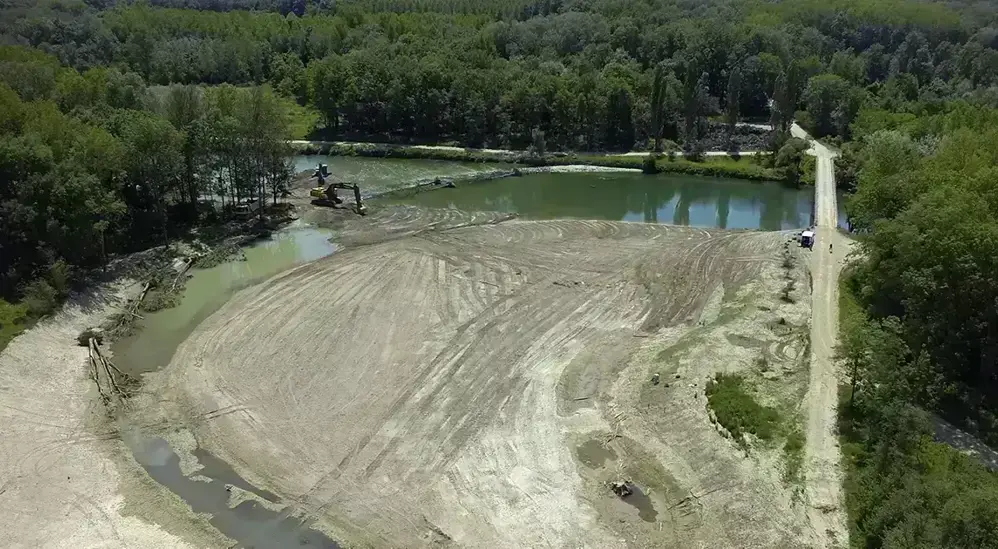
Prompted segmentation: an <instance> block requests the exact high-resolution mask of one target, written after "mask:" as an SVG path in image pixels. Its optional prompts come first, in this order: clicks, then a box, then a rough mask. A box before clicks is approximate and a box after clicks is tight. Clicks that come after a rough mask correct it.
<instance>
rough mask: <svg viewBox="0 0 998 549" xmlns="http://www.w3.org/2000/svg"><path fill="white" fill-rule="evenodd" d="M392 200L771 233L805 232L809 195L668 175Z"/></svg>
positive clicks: (560, 179) (492, 186) (466, 189)
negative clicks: (803, 230) (785, 231)
mask: <svg viewBox="0 0 998 549" xmlns="http://www.w3.org/2000/svg"><path fill="white" fill-rule="evenodd" d="M395 200H396V201H399V202H404V203H408V204H418V205H422V206H429V207H434V208H458V209H462V210H472V211H477V210H488V211H501V212H509V213H517V214H519V215H520V216H521V217H524V218H527V219H551V218H577V219H608V220H614V221H617V220H620V221H643V222H648V223H668V224H673V225H693V226H697V227H717V228H722V229H762V230H767V231H779V230H787V229H799V228H803V227H806V226H808V225H810V224H811V215H812V209H813V205H814V188H813V187H805V188H802V189H793V188H787V187H785V186H783V185H780V184H778V183H756V182H750V181H744V180H738V179H721V178H704V177H697V176H682V175H672V174H660V175H644V174H640V173H627V172H617V173H538V174H530V175H525V176H523V177H509V178H505V179H501V180H497V181H487V182H481V183H470V184H467V185H463V186H462V185H461V184H460V183H458V186H457V188H453V189H433V190H428V191H426V192H420V193H418V194H414V195H412V196H407V197H404V198H398V199H395ZM840 217H844V216H843V215H842V214H840Z"/></svg>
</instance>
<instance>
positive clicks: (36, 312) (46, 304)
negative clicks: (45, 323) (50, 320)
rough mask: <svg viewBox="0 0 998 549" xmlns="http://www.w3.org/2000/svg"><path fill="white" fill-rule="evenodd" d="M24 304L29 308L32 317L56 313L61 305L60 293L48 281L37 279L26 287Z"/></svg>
mask: <svg viewBox="0 0 998 549" xmlns="http://www.w3.org/2000/svg"><path fill="white" fill-rule="evenodd" d="M22 303H24V305H25V306H27V308H28V314H30V315H31V316H34V317H40V316H44V315H47V314H49V313H51V312H52V311H54V310H55V308H56V306H57V305H58V304H59V292H57V291H56V289H55V288H53V287H52V285H51V284H49V283H48V281H46V280H42V279H36V280H33V281H31V282H30V283H28V285H27V286H25V288H24V299H23V300H22Z"/></svg>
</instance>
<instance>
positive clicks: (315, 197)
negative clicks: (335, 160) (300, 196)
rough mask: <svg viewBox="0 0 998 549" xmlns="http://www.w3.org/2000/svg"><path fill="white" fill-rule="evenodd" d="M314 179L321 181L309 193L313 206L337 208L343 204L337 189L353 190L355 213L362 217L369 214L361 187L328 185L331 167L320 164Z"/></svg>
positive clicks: (334, 183) (337, 183) (342, 184)
mask: <svg viewBox="0 0 998 549" xmlns="http://www.w3.org/2000/svg"><path fill="white" fill-rule="evenodd" d="M312 177H313V178H315V179H318V180H319V185H318V186H317V187H312V189H311V190H309V191H308V195H309V196H310V197H312V204H315V205H316V206H329V207H332V208H336V207H338V206H339V205H341V204H343V199H342V198H340V197H339V196H338V195H337V194H336V189H351V190H353V198H354V211H356V212H357V213H358V214H360V215H364V214H366V213H367V207H366V206H364V202H363V201H362V200H361V198H360V185H357V184H356V183H339V182H333V183H329V184H326V178H328V177H329V167H328V165H326V164H319V167H318V168H317V169H316V170H315V173H313V174H312Z"/></svg>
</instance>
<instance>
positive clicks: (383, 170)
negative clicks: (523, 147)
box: [294, 155, 502, 193]
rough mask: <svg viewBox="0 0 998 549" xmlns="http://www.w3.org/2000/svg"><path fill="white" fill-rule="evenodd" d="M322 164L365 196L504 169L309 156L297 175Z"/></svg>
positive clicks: (297, 160)
mask: <svg viewBox="0 0 998 549" xmlns="http://www.w3.org/2000/svg"><path fill="white" fill-rule="evenodd" d="M320 162H321V163H323V164H327V165H329V172H330V174H332V176H333V177H335V178H336V179H337V180H340V181H345V182H348V183H353V182H357V183H359V184H360V185H361V189H362V190H363V191H364V192H373V193H380V192H384V191H389V190H393V189H397V188H399V187H403V186H406V185H410V184H412V183H413V182H415V181H419V180H426V179H433V178H434V177H441V178H443V177H463V176H468V175H472V174H474V173H478V172H482V171H492V170H496V169H499V168H501V167H502V165H500V164H476V163H473V162H451V161H447V160H416V159H414V160H409V159H401V158H366V157H361V156H323V155H308V156H296V157H294V166H295V171H296V172H302V171H306V170H314V169H315V168H316V166H317V165H318V164H319V163H320Z"/></svg>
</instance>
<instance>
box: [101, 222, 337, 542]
mask: <svg viewBox="0 0 998 549" xmlns="http://www.w3.org/2000/svg"><path fill="white" fill-rule="evenodd" d="M331 236H332V233H331V232H330V231H326V230H322V229H316V228H314V227H309V226H306V225H304V224H302V223H300V222H296V223H293V224H292V225H291V226H289V227H287V228H285V229H282V230H280V231H276V232H274V233H273V235H272V236H271V237H270V238H268V239H266V240H262V241H259V242H256V243H254V244H253V245H252V246H249V247H247V248H244V249H243V250H242V254H241V257H240V258H239V259H236V260H233V261H228V262H225V263H222V264H220V265H217V266H215V267H211V268H208V269H195V270H193V271H191V278H190V279H188V281H187V285H186V288H185V290H184V294H183V296H182V299H181V301H180V304H179V305H178V306H176V307H173V308H170V309H164V310H162V311H157V312H154V313H149V314H146V315H145V317H144V318H143V319H141V320H139V321H138V326H137V328H138V329H137V330H135V331H134V333H133V334H132V335H130V336H128V337H125V338H122V339H120V340H118V341H116V342H115V343H114V344H113V346H112V349H113V352H114V356H115V363H116V364H117V365H118V367H120V368H121V369H122V370H124V371H126V372H127V373H129V374H132V375H141V374H145V373H148V372H153V371H156V370H159V369H160V368H162V367H164V366H166V365H167V364H168V363H169V362H170V359H171V358H172V357H173V353H174V351H175V350H176V348H177V346H178V345H180V343H181V342H183V341H184V339H186V338H187V336H189V335H190V333H191V332H192V331H193V330H194V328H196V327H197V325H198V324H200V323H201V321H203V320H204V319H206V318H208V316H210V315H211V314H212V313H213V312H215V311H216V310H217V309H218V308H219V307H221V306H222V305H223V304H225V302H226V301H227V300H228V299H229V297H230V296H231V295H232V294H234V293H235V292H236V291H238V290H240V289H242V288H245V287H248V286H250V285H252V284H254V283H257V282H261V281H263V280H265V279H267V278H269V277H271V276H273V275H275V274H277V273H280V272H281V271H284V270H287V269H289V268H291V267H294V266H296V265H301V264H303V263H307V262H309V261H312V260H315V259H319V258H322V257H325V256H328V255H330V254H332V253H334V252H335V251H336V249H337V248H336V245H334V244H333V243H332V242H330V240H329V239H330V237H331ZM125 443H126V444H127V445H128V447H129V449H130V450H131V452H132V455H133V456H134V457H135V460H136V461H137V462H138V463H139V464H140V465H141V466H142V468H143V469H145V470H146V472H148V473H149V476H150V477H152V478H153V479H154V480H155V481H156V482H158V483H160V484H162V485H163V486H166V487H167V488H169V489H170V491H171V492H173V493H175V494H176V495H178V496H179V497H180V498H181V499H183V500H184V501H185V502H186V503H187V504H188V505H190V507H191V509H193V510H194V512H196V513H206V514H208V515H209V516H210V519H209V522H210V523H211V524H212V525H213V526H214V527H215V528H217V529H218V530H219V531H220V532H222V533H223V534H225V535H226V536H228V537H229V538H231V539H233V540H235V541H236V542H237V544H238V545H237V547H245V548H254V549H281V548H285V547H299V546H307V547H316V548H330V549H335V548H337V547H339V546H338V545H337V544H336V542H334V541H333V540H332V539H330V538H329V537H327V536H326V535H325V534H323V533H322V532H319V531H317V530H314V529H312V528H309V527H308V526H307V525H306V524H303V523H302V521H301V520H299V519H298V518H296V517H294V516H290V515H289V514H287V513H286V512H282V511H273V510H271V509H268V508H267V507H265V506H263V505H261V504H259V503H257V502H255V501H252V500H247V501H243V502H242V503H240V504H239V505H237V506H235V507H229V503H228V502H229V498H230V496H231V493H230V491H229V486H232V487H235V488H239V489H242V490H245V491H247V492H251V493H253V494H255V495H257V496H258V497H260V498H261V499H263V500H265V501H267V502H270V503H271V504H276V505H278V506H280V499H279V498H278V497H277V496H276V495H275V494H273V493H270V492H268V491H266V490H261V489H259V488H257V487H255V486H253V485H252V484H250V483H249V482H247V481H246V480H244V479H243V478H242V477H240V476H239V475H238V474H237V473H236V472H235V471H234V470H233V469H232V468H231V467H229V465H228V464H226V463H225V462H224V461H222V460H220V459H218V458H216V457H215V456H213V455H211V454H209V453H208V452H205V451H204V450H202V449H200V448H196V449H195V450H194V452H193V454H194V455H193V457H194V458H195V459H196V460H197V461H198V463H199V464H200V466H201V468H200V469H199V470H198V471H196V472H195V473H194V474H193V475H191V476H186V475H184V474H183V472H182V471H181V469H180V457H179V456H178V455H177V453H176V452H175V451H174V450H173V448H171V447H170V445H169V444H168V443H167V442H166V441H165V440H163V439H161V438H158V437H151V436H144V435H142V434H133V435H130V436H127V437H125ZM195 477H197V478H195ZM206 479H207V480H208V481H207V482H206Z"/></svg>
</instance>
